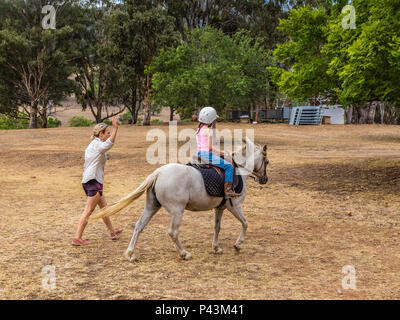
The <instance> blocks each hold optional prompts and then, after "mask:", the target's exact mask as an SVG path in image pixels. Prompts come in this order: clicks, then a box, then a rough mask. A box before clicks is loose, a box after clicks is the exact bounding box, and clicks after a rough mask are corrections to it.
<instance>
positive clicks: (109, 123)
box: [103, 119, 112, 126]
mask: <svg viewBox="0 0 400 320" xmlns="http://www.w3.org/2000/svg"><path fill="white" fill-rule="evenodd" d="M103 122H104V123H105V124H108V125H109V126H112V121H111V120H110V119H105V120H104V121H103Z"/></svg>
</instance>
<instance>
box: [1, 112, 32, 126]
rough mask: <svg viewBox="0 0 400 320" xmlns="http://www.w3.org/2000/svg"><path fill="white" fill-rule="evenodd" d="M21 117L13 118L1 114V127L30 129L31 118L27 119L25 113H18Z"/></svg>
mask: <svg viewBox="0 0 400 320" xmlns="http://www.w3.org/2000/svg"><path fill="white" fill-rule="evenodd" d="M18 116H19V118H18V119H15V118H11V117H7V116H5V115H0V129H2V130H12V129H28V128H29V120H28V119H26V117H27V115H26V114H25V113H18Z"/></svg>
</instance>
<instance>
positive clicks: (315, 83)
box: [270, 6, 332, 104]
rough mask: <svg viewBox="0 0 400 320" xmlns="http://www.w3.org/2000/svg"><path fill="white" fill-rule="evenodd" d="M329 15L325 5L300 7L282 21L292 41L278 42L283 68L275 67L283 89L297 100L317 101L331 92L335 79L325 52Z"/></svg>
mask: <svg viewBox="0 0 400 320" xmlns="http://www.w3.org/2000/svg"><path fill="white" fill-rule="evenodd" d="M327 23H328V16H327V13H326V11H325V10H324V9H322V8H320V9H311V8H310V7H309V6H306V7H300V8H299V9H294V10H291V11H290V12H289V17H288V19H282V20H281V21H280V27H279V29H280V30H282V31H283V32H284V33H285V34H286V35H287V36H288V37H289V39H290V40H289V41H288V42H285V43H283V44H280V45H278V46H277V48H276V49H275V50H274V55H275V56H276V58H277V59H278V61H279V62H280V63H281V66H283V67H281V68H276V67H275V68H271V69H270V70H271V71H272V73H273V80H274V82H275V83H276V84H277V86H278V88H279V90H280V91H281V92H283V93H285V94H287V95H288V96H290V97H291V98H293V99H295V100H297V101H307V100H309V99H310V100H311V103H312V104H316V103H317V101H316V100H317V99H316V98H318V97H319V96H321V95H324V96H326V95H328V92H329V90H330V85H331V83H332V79H331V78H330V77H329V76H328V75H327V70H328V63H329V60H328V58H327V57H326V56H325V55H323V54H322V53H321V50H322V47H323V46H324V44H325V43H326V28H327Z"/></svg>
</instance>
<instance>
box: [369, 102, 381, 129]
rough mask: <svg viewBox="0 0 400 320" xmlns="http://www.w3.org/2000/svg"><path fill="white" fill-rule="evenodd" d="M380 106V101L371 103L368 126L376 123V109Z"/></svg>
mask: <svg viewBox="0 0 400 320" xmlns="http://www.w3.org/2000/svg"><path fill="white" fill-rule="evenodd" d="M378 104H379V101H373V102H371V103H369V110H368V118H367V123H368V124H374V123H375V114H376V107H377V106H378Z"/></svg>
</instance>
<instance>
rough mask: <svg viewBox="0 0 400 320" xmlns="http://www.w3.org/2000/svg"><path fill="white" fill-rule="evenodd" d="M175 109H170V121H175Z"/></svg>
mask: <svg viewBox="0 0 400 320" xmlns="http://www.w3.org/2000/svg"><path fill="white" fill-rule="evenodd" d="M174 111H175V110H174V108H172V107H169V121H174Z"/></svg>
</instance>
